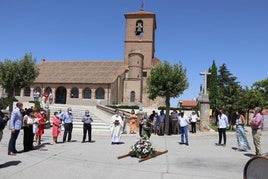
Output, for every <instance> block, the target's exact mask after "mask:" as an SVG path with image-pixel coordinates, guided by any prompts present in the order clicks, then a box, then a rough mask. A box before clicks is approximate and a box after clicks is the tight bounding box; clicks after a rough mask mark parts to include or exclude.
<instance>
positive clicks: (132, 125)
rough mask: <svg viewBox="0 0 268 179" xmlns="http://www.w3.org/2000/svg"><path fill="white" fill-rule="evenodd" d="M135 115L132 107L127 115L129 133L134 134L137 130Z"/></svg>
mask: <svg viewBox="0 0 268 179" xmlns="http://www.w3.org/2000/svg"><path fill="white" fill-rule="evenodd" d="M137 119H138V117H137V115H136V114H135V111H134V109H132V110H131V113H130V115H129V124H130V132H129V133H130V134H136V130H137Z"/></svg>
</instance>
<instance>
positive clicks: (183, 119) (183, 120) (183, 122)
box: [179, 114, 189, 127]
mask: <svg viewBox="0 0 268 179" xmlns="http://www.w3.org/2000/svg"><path fill="white" fill-rule="evenodd" d="M179 123H180V126H181V127H185V126H187V125H188V124H189V118H188V116H186V115H185V114H184V115H183V117H181V116H179Z"/></svg>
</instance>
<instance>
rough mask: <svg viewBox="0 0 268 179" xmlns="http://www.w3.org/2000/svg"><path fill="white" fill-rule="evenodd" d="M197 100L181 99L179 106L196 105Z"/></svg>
mask: <svg viewBox="0 0 268 179" xmlns="http://www.w3.org/2000/svg"><path fill="white" fill-rule="evenodd" d="M196 106H197V101H195V100H182V101H181V107H196Z"/></svg>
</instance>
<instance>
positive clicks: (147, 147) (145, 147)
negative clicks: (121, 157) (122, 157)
mask: <svg viewBox="0 0 268 179" xmlns="http://www.w3.org/2000/svg"><path fill="white" fill-rule="evenodd" d="M130 148H131V151H130V156H131V157H137V158H145V157H147V156H149V155H151V156H155V155H156V154H155V149H154V148H153V147H152V143H151V142H150V140H149V139H148V138H147V137H141V138H140V139H139V140H137V141H136V143H135V144H134V145H132V146H131V147H130Z"/></svg>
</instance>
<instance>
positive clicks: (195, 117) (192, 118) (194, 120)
mask: <svg viewBox="0 0 268 179" xmlns="http://www.w3.org/2000/svg"><path fill="white" fill-rule="evenodd" d="M197 120H198V116H197V114H194V115H192V114H191V122H196V121H197Z"/></svg>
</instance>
